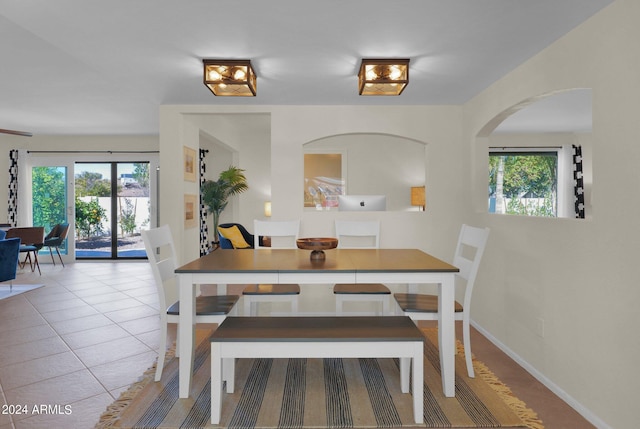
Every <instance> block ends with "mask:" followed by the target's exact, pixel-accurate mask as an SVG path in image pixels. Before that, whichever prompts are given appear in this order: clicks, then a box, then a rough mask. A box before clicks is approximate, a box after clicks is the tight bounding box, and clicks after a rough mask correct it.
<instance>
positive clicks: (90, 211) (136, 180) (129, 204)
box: [74, 161, 151, 260]
mask: <svg viewBox="0 0 640 429" xmlns="http://www.w3.org/2000/svg"><path fill="white" fill-rule="evenodd" d="M149 169H150V163H149V162H148V161H140V162H76V163H75V174H74V176H75V190H74V191H75V225H76V229H75V231H76V236H75V257H76V259H78V260H81V259H144V258H146V257H147V255H146V252H145V248H144V243H143V241H142V237H141V235H140V231H141V230H142V229H148V228H149V227H150V223H151V203H150V181H149V179H150V177H149Z"/></svg>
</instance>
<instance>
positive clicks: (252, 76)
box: [202, 60, 256, 97]
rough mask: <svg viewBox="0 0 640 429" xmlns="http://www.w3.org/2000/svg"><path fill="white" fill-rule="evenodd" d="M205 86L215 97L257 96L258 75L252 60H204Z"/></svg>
mask: <svg viewBox="0 0 640 429" xmlns="http://www.w3.org/2000/svg"><path fill="white" fill-rule="evenodd" d="M202 62H203V64H204V84H205V85H206V86H207V88H209V89H210V90H211V92H213V94H214V95H221V96H232V97H255V96H256V73H255V72H254V71H253V68H252V67H251V61H250V60H202Z"/></svg>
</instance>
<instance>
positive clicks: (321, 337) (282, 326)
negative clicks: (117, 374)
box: [211, 316, 424, 342]
mask: <svg viewBox="0 0 640 429" xmlns="http://www.w3.org/2000/svg"><path fill="white" fill-rule="evenodd" d="M211 341H214V342H275V341H285V342H287V341H292V342H294V341H298V342H299V341H308V342H316V341H317V342H321V341H331V342H340V341H348V342H357V341H368V342H371V341H424V336H423V334H422V332H421V331H420V329H419V328H418V327H417V326H416V325H415V323H414V322H413V321H412V320H411V319H410V318H409V317H407V316H378V317H376V316H371V317H369V316H367V317H359V316H354V317H348V316H345V317H334V316H327V317H227V318H226V319H225V320H224V321H223V322H222V323H221V324H220V325H219V326H218V328H217V329H216V330H215V331H214V332H213V335H212V336H211Z"/></svg>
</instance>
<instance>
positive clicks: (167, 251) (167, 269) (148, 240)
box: [142, 225, 240, 381]
mask: <svg viewBox="0 0 640 429" xmlns="http://www.w3.org/2000/svg"><path fill="white" fill-rule="evenodd" d="M142 239H143V241H144V247H145V250H146V251H147V257H148V258H149V263H150V264H151V271H152V272H153V278H154V280H155V283H156V287H157V289H158V302H159V305H160V346H159V348H158V363H157V366H156V374H155V381H160V378H161V377H162V370H163V369H164V360H165V354H166V352H167V325H168V324H169V323H176V324H177V323H178V321H179V316H180V302H179V301H176V302H174V303H173V304H171V305H167V296H168V295H169V294H168V291H169V290H170V289H172V288H173V289H175V288H177V279H176V274H175V270H176V268H178V263H177V262H178V260H177V257H176V250H175V247H174V244H173V238H172V236H171V230H170V229H169V226H168V225H163V226H161V227H159V228H155V229H150V230H143V231H142ZM176 295H177V292H176V293H175V294H173V296H176ZM239 299H240V297H239V296H238V295H213V296H197V297H196V323H217V324H220V323H222V321H224V319H225V318H226V317H227V315H229V314H233V312H234V311H235V305H236V303H237V302H238V300H239ZM176 331H178V330H176ZM178 341H179V338H177V339H176V343H178ZM178 350H179V347H178V346H176V356H178Z"/></svg>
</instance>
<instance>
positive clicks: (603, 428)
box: [470, 320, 613, 429]
mask: <svg viewBox="0 0 640 429" xmlns="http://www.w3.org/2000/svg"><path fill="white" fill-rule="evenodd" d="M470 324H471V325H472V326H473V327H474V328H475V329H477V330H478V332H480V333H481V334H482V335H484V336H485V337H486V338H487V339H488V340H489V341H491V342H492V343H493V344H494V345H495V346H496V347H498V348H499V349H500V350H502V351H503V352H504V353H505V354H506V355H507V356H509V357H510V358H511V359H513V360H514V361H515V362H516V363H517V364H518V365H520V366H521V367H522V368H524V369H525V370H526V371H527V372H528V373H529V374H531V375H532V376H533V377H534V378H535V379H536V380H538V381H539V382H540V383H542V384H544V385H545V386H546V387H547V388H548V389H549V390H551V391H552V392H553V393H554V394H555V395H556V396H558V397H559V398H560V399H562V400H563V401H564V402H566V403H567V404H568V405H569V406H570V407H571V408H573V409H574V410H576V411H577V412H578V413H579V414H580V415H581V416H582V417H584V418H585V419H586V420H588V421H589V423H591V424H592V425H594V426H595V427H597V428H598V429H613V428H612V427H611V426H609V425H608V424H607V423H606V422H604V421H603V420H602V419H600V418H599V417H598V416H596V415H595V414H593V413H592V412H591V411H590V410H589V409H588V408H586V407H585V406H584V405H582V404H581V403H580V402H578V401H576V400H575V399H574V398H573V397H572V396H571V395H569V394H568V393H567V392H565V391H564V390H562V389H561V388H560V387H559V386H558V385H556V384H555V383H553V382H552V381H551V380H549V379H548V378H547V377H546V376H545V375H544V374H542V373H541V372H540V371H538V370H537V369H536V368H534V367H533V366H531V365H530V364H529V363H528V362H527V361H525V360H524V359H522V358H521V357H520V356H518V355H517V354H516V353H514V352H513V350H511V349H510V348H509V347H507V346H506V345H504V344H503V343H502V342H501V341H499V340H498V339H497V338H496V337H494V336H493V335H491V334H490V333H489V332H488V331H486V330H485V329H483V328H482V327H481V326H479V325H478V324H477V323H476V322H475V321H473V320H472V321H470ZM472 348H473V346H472Z"/></svg>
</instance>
